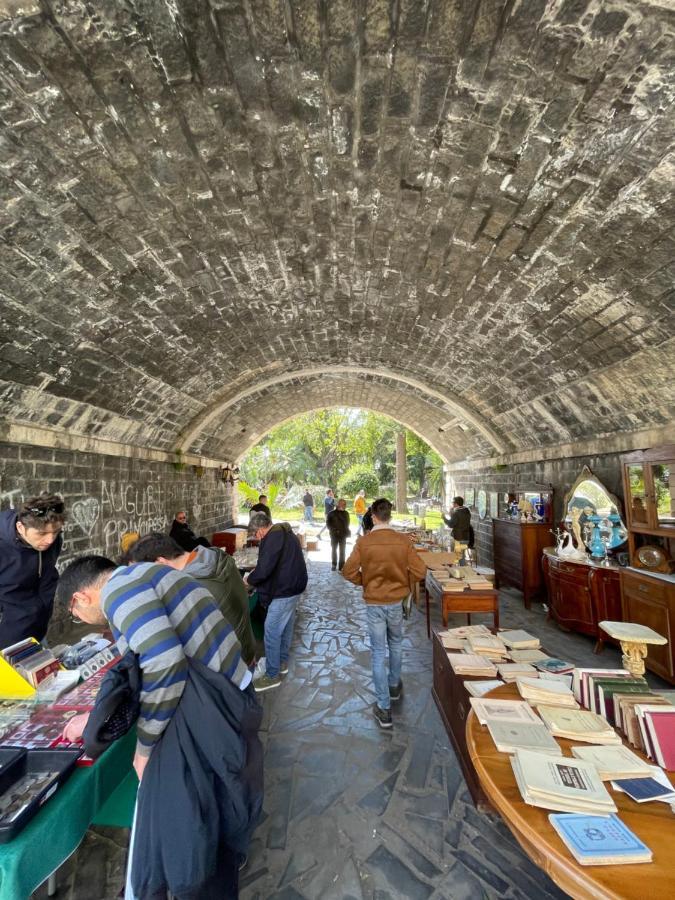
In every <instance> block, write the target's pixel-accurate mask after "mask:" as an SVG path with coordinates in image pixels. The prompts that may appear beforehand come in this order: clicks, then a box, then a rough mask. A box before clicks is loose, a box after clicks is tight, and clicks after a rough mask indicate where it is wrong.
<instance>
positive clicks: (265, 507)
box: [250, 494, 272, 519]
mask: <svg viewBox="0 0 675 900" xmlns="http://www.w3.org/2000/svg"><path fill="white" fill-rule="evenodd" d="M250 512H251V513H254V512H264V513H265V515H266V516H269V517H270V519H271V518H272V510H271V509H270V508H269V504H268V503H267V494H259V495H258V502H257V503H254V504H253V506H252V507H251V509H250Z"/></svg>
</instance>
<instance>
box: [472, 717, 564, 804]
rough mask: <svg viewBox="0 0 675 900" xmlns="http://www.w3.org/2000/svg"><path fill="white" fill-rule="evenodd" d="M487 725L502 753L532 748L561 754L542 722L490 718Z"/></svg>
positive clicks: (552, 753) (550, 754)
mask: <svg viewBox="0 0 675 900" xmlns="http://www.w3.org/2000/svg"><path fill="white" fill-rule="evenodd" d="M487 727H488V731H489V732H490V737H491V738H492V740H493V741H494V742H495V747H496V748H497V750H499V751H500V752H501V753H515V752H516V751H517V750H528V751H530V750H531V751H536V754H540V753H544V754H546V755H548V756H556V757H557V756H560V747H559V746H558V744H557V743H556V742H555V740H554V739H553V737H552V736H551V733H550V732H549V730H548V728H547V727H546V726H545V725H544V724H543V723H542V722H498V721H496V720H495V719H494V718H489V719H488V720H487ZM554 808H555V807H554Z"/></svg>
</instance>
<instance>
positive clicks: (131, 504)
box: [0, 479, 203, 567]
mask: <svg viewBox="0 0 675 900" xmlns="http://www.w3.org/2000/svg"><path fill="white" fill-rule="evenodd" d="M97 487H98V490H97V491H94V492H92V494H91V495H89V496H84V497H78V499H76V500H73V501H72V502H70V503H69V502H68V498H67V497H66V512H67V519H66V524H65V526H64V529H63V538H64V545H63V552H62V555H61V560H60V567H62V566H63V565H65V564H66V562H67V560H68V558H69V557H71V556H72V555H73V554H77V553H84V552H87V553H96V554H101V555H104V556H111V557H117V556H118V555H119V552H120V539H121V537H122V535H123V534H125V532H127V531H137V532H138V533H139V534H140V535H141V536H143V535H146V534H150V532H152V531H167V530H168V528H169V526H170V524H171V521H172V519H173V517H174V515H175V513H176V512H177V511H178V510H179V509H185V510H186V511H187V513H188V516H189V517H190V518H191V520H192V521H193V522H194V523H195V527H196V528H197V529H198V527H199V523H200V521H201V517H202V512H203V509H202V502H201V501H202V496H201V494H200V486H199V485H198V484H197V483H194V482H182V483H171V482H153V483H151V484H145V485H138V484H134V483H133V482H128V481H111V480H106V479H102V480H101V481H100V482H99V484H98V486H97ZM26 496H28V494H27V493H26V492H25V491H24V490H22V489H21V488H17V489H14V490H10V491H3V492H1V493H0V505H1V506H2V507H3V508H6V507H8V506H9V507H12V508H16V507H18V506H20V505H21V503H22V502H23V500H24V499H25V497H26Z"/></svg>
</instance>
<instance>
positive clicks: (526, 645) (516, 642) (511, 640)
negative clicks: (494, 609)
mask: <svg viewBox="0 0 675 900" xmlns="http://www.w3.org/2000/svg"><path fill="white" fill-rule="evenodd" d="M499 637H500V638H501V639H502V640H503V641H504V643H505V644H506V646H507V647H509V649H511V650H538V649H539V647H540V646H541V643H540V641H539V638H537V637H535V636H534V635H532V634H529V632H527V631H523V629H522V628H518V629H515V630H513V631H500V632H499Z"/></svg>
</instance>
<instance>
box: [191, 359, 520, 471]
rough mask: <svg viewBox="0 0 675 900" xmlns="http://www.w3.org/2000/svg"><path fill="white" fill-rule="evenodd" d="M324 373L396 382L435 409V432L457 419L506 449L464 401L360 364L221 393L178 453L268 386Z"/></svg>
mask: <svg viewBox="0 0 675 900" xmlns="http://www.w3.org/2000/svg"><path fill="white" fill-rule="evenodd" d="M324 376H339V377H340V378H341V379H343V380H344V382H345V384H348V383H351V382H352V381H353V380H355V379H356V380H358V379H360V378H368V379H371V380H378V379H379V380H386V381H388V382H391V383H392V384H395V385H397V386H398V387H399V388H403V390H404V391H405V392H410V393H413V394H414V395H415V396H417V397H418V398H419V399H420V401H421V402H422V401H426V402H428V403H429V404H431V405H432V406H433V407H434V408H435V409H436V410H437V414H438V424H437V426H436V427H437V428H438V430H439V432H442V431H443V430H444V426H445V425H447V424H450V423H451V424H453V425H454V424H456V423H457V422H464V423H466V426H467V427H469V426H470V427H471V429H472V430H473V431H475V432H476V434H477V435H479V436H480V438H481V439H482V441H484V442H485V443H486V444H487V445H488V447H489V448H490V449H491V450H492V451H496V452H497V453H504V452H507V450H508V448H509V442H508V441H507V440H506V439H505V438H504V437H503V436H502V435H501V434H500V433H499V432H497V431H496V430H495V429H494V428H492V427H491V426H490V425H488V424H487V423H486V422H485V421H484V420H483V419H482V418H481V417H480V416H478V415H477V414H476V413H475V412H474V411H473V410H472V409H470V408H469V407H468V406H467V405H466V404H464V403H462V402H460V401H459V400H457V399H456V398H454V397H451V396H449V395H448V394H447V393H442V392H440V391H438V390H436V389H435V388H433V387H430V386H429V385H428V384H425V383H424V382H422V381H419V380H418V379H415V378H411V377H410V376H407V375H403V374H401V373H399V372H395V371H392V370H389V369H379V370H378V371H377V373H373V372H370V371H369V370H368V369H366V368H364V367H363V366H353V365H327V366H322V367H318V366H313V367H309V368H305V369H299V370H295V371H290V372H283V373H280V374H278V375H274V376H271V377H269V378H267V379H264V380H263V381H260V382H256V383H255V384H248V385H247V386H245V387H242V388H240V389H239V390H236V391H235V392H234V393H230V394H225V395H224V396H221V397H220V398H218V399H217V400H215V401H214V402H213V403H211V404H210V405H209V406H208V407H206V409H204V410H202V411H201V412H200V413H199V414H198V415H196V416H195V417H194V418H193V419H192V420H191V422H189V424H188V425H187V426H186V427H185V428H184V429H183V431H182V432H181V435H180V437H179V440H178V443H177V447H176V449H177V450H180V451H181V452H188V451H190V450H191V449H192V448H193V447H194V445H195V442H196V441H197V440H198V438H199V436H200V435H201V434H203V433H204V432H205V431H206V430H207V429H209V428H211V426H213V424H214V423H215V422H217V421H218V420H219V419H223V418H224V416H225V415H226V414H227V412H228V411H229V410H231V409H233V408H236V407H238V406H239V405H241V404H242V403H243V402H246V401H247V400H251V399H254V398H255V397H256V396H262V395H264V394H265V392H268V391H269V390H270V389H276V388H279V387H281V388H284V387H285V388H286V392H290V391H292V390H293V389H294V387H293V386H297V385H298V384H301V383H303V382H305V381H307V380H310V379H316V378H322V377H324ZM330 405H334V404H330V403H328V404H322V405H321V404H320V405H319V406H318V407H315V408H321V406H323V408H325V407H326V406H330ZM385 415H390V416H391V417H392V418H395V416H394V415H392V414H391V412H389V411H386V412H385ZM291 418H292V417H291ZM275 424H278V423H275ZM405 424H406V425H407V427H409V428H410V429H411V430H412V431H415V427H414V421H413V422H407V423H405ZM272 427H274V425H272V426H270V428H272ZM268 430H270V429H268ZM424 440H426V441H427V443H428V444H429V445H430V446H433V443H432V440H430V439H429V436H424ZM251 446H253V445H251ZM440 455H441V456H443V455H444V454H443V453H440Z"/></svg>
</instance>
